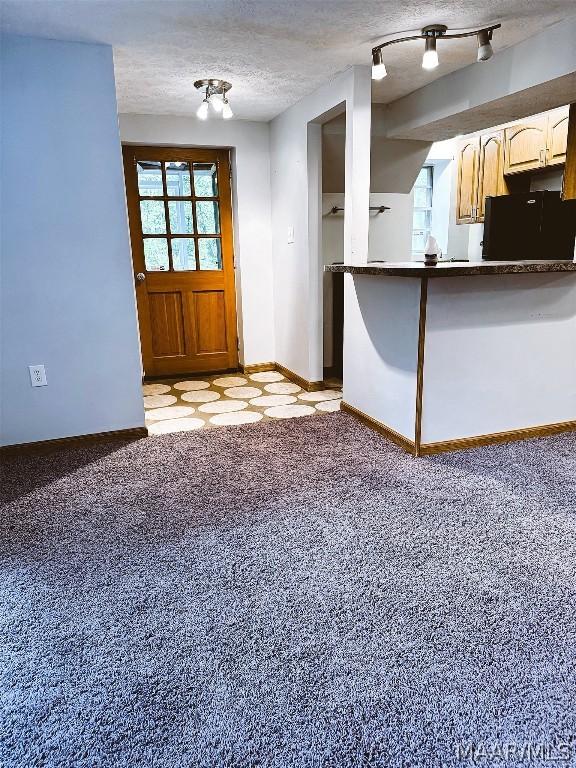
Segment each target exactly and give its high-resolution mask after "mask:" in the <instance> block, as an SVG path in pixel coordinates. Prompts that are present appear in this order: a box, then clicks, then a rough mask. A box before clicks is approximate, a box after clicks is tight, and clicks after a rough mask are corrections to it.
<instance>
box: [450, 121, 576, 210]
mask: <svg viewBox="0 0 576 768" xmlns="http://www.w3.org/2000/svg"><path fill="white" fill-rule="evenodd" d="M568 113H569V108H568V107H561V108H560V109H555V110H553V111H552V112H546V113H545V114H543V115H537V116H536V117H532V118H530V119H529V120H524V121H522V122H519V123H514V124H513V125H509V126H508V127H507V128H504V129H502V130H498V131H490V132H487V133H484V134H482V135H481V136H475V137H472V138H467V139H464V140H463V141H462V143H461V144H460V146H459V148H458V187H457V195H456V223H457V224H475V223H477V222H482V221H484V214H485V204H486V198H487V197H497V196H499V195H507V194H508V193H509V191H511V190H513V191H522V190H523V189H524V187H526V189H529V184H530V177H529V176H528V177H526V176H524V177H522V175H521V174H523V173H525V172H526V171H536V170H541V169H542V168H553V167H555V166H561V165H564V164H565V163H566V145H567V137H568V123H569V118H568ZM574 119H575V120H576V118H574ZM573 131H576V128H574V129H573ZM511 177H512V178H511ZM523 179H524V181H523ZM526 185H527V186H526Z"/></svg>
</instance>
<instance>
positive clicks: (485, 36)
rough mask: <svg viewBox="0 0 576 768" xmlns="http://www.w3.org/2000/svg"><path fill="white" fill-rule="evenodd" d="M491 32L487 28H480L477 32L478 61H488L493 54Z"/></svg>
mask: <svg viewBox="0 0 576 768" xmlns="http://www.w3.org/2000/svg"><path fill="white" fill-rule="evenodd" d="M491 37H492V33H491V32H489V31H488V30H487V29H481V30H480V32H478V61H488V59H491V58H492V56H493V55H494V51H493V50H492V45H491V43H490V38H491Z"/></svg>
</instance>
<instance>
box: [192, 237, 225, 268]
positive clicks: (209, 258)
mask: <svg viewBox="0 0 576 768" xmlns="http://www.w3.org/2000/svg"><path fill="white" fill-rule="evenodd" d="M198 256H199V259H200V269H222V253H221V250H220V238H219V237H199V238H198Z"/></svg>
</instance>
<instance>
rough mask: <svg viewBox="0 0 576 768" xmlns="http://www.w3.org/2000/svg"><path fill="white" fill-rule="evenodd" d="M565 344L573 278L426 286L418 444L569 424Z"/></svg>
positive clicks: (575, 322)
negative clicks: (420, 442) (421, 398)
mask: <svg viewBox="0 0 576 768" xmlns="http://www.w3.org/2000/svg"><path fill="white" fill-rule="evenodd" d="M372 279H373V280H374V281H375V282H376V279H374V278H372ZM385 281H386V278H383V279H382V282H385ZM414 282H416V281H414ZM575 337H576V275H574V274H534V275H495V276H494V275H491V276H475V277H446V278H437V279H434V280H429V281H428V304H427V311H426V348H425V357H424V391H423V404H422V442H423V443H433V442H440V441H442V440H453V439H456V438H461V437H470V436H474V435H486V434H491V433H495V432H505V431H508V430H514V429H522V428H524V427H535V426H540V425H542V424H555V423H558V422H562V421H572V420H574V419H575V418H576V346H575V345H574V338H575ZM372 410H374V407H373V409H372ZM368 412H369V413H371V412H372V411H368Z"/></svg>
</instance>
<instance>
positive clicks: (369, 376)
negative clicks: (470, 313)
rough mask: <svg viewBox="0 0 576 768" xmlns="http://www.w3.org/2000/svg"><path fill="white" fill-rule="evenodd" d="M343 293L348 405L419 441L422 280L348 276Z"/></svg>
mask: <svg viewBox="0 0 576 768" xmlns="http://www.w3.org/2000/svg"><path fill="white" fill-rule="evenodd" d="M431 282H432V281H431ZM344 289H345V290H344V317H345V322H344V401H345V402H346V403H348V405H351V406H353V407H354V408H357V409H358V410H360V411H363V412H364V413H367V414H368V415H370V416H371V417H372V418H373V419H376V420H377V421H380V422H381V423H383V424H386V425H387V426H388V427H391V428H392V429H393V430H395V431H396V432H398V433H399V434H401V435H403V436H404V437H407V438H408V439H409V440H414V428H415V423H416V370H417V363H418V323H419V319H420V280H413V279H411V278H405V277H374V276H373V275H344Z"/></svg>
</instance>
